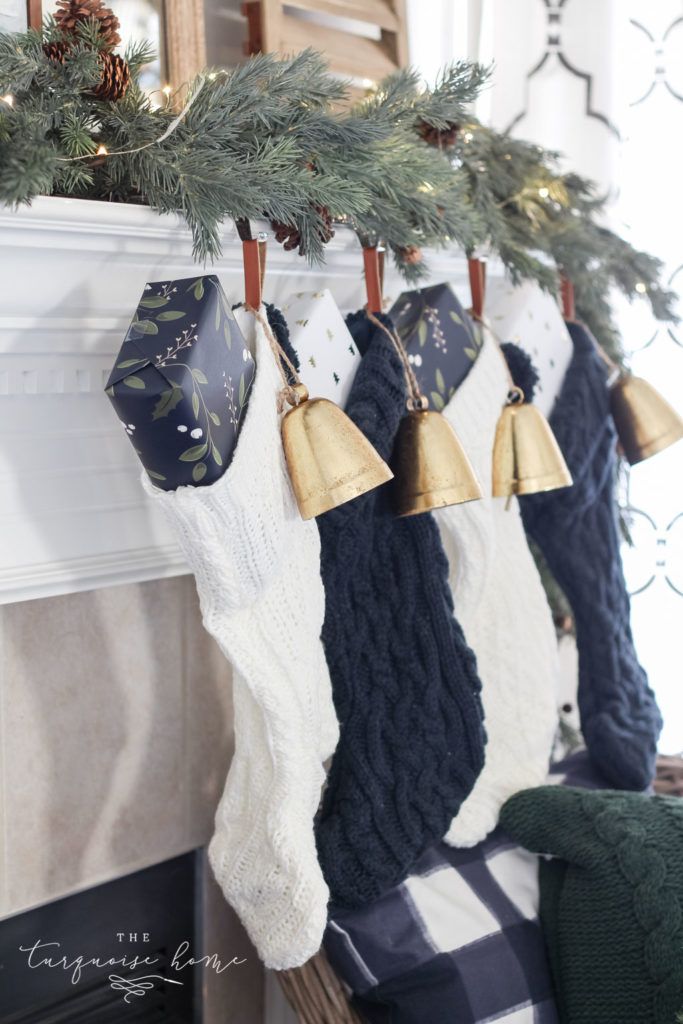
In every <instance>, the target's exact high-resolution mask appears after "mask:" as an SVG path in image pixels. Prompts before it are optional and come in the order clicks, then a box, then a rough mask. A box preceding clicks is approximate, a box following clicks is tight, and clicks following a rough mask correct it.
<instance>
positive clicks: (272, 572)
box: [143, 314, 338, 969]
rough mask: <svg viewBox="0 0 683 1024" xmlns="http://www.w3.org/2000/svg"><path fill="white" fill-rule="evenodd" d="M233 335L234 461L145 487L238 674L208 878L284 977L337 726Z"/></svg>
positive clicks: (310, 550)
mask: <svg viewBox="0 0 683 1024" xmlns="http://www.w3.org/2000/svg"><path fill="white" fill-rule="evenodd" d="M247 316H248V317H249V321H247V320H245V317H247ZM240 322H241V324H242V326H243V328H244V329H245V334H246V335H248V334H249V333H251V334H252V335H255V349H256V352H255V355H256V363H257V370H256V377H255V380H254V384H253V387H252V392H251V397H250V399H249V406H248V409H247V412H246V415H245V419H244V422H243V425H242V430H241V433H240V436H239V440H238V443H237V448H236V449H235V452H234V455H233V459H232V462H231V463H230V465H229V466H228V468H227V470H226V471H225V473H224V475H223V476H222V477H221V478H220V480H218V481H217V482H216V483H214V484H212V485H210V486H208V487H180V488H178V490H176V491H161V490H158V489H156V488H155V487H154V486H153V485H152V484H151V483H149V481H148V480H147V479H146V478H143V482H144V484H145V488H146V490H147V492H148V493H149V494H150V495H151V496H152V498H153V500H154V501H156V502H159V503H160V504H161V505H162V507H163V509H164V511H165V513H166V515H167V516H168V519H169V520H170V522H171V525H172V527H173V528H174V531H175V534H176V536H177V538H178V541H179V543H180V545H181V547H182V550H183V553H184V555H185V557H186V559H187V562H188V564H189V565H190V568H191V569H192V571H193V573H194V575H195V578H196V583H197V591H198V594H199V600H200V604H201V609H202V616H203V620H204V625H205V627H206V629H207V630H208V632H209V633H211V635H212V636H214V637H215V638H216V640H217V641H218V643H219V644H220V647H221V649H222V651H223V653H224V654H225V656H226V658H228V659H229V660H230V662H231V663H232V665H233V670H234V671H233V687H234V708H235V755H234V758H233V762H232V765H231V767H230V772H229V774H228V778H227V781H226V785H225V790H224V793H223V796H222V799H221V802H220V804H219V807H218V810H217V813H216V823H215V833H214V836H213V838H212V840H211V843H210V845H209V858H210V861H211V865H212V867H213V870H214V873H215V875H216V878H217V880H218V882H219V884H220V886H221V888H222V890H223V893H224V894H225V897H226V899H227V900H228V902H229V903H231V904H232V906H233V907H234V908H235V910H236V911H237V913H238V914H239V916H240V918H241V919H242V922H243V924H244V925H245V927H246V929H247V931H248V932H249V935H250V937H251V939H252V941H253V942H254V945H255V946H256V948H257V950H258V952H259V955H260V956H261V958H262V959H263V961H264V963H265V964H266V966H267V967H271V968H274V969H285V968H289V967H294V966H298V965H299V964H302V963H304V962H305V961H306V960H308V958H309V957H310V956H312V955H313V954H314V953H315V952H316V951H317V950H318V949H319V947H320V943H321V939H322V935H323V931H324V929H325V924H326V919H327V902H328V889H327V886H326V885H325V882H324V880H323V877H322V874H321V871H320V867H319V865H318V858H317V853H316V847H315V841H314V837H313V817H314V815H315V813H316V810H317V808H318V803H319V800H320V792H321V787H322V785H323V782H324V778H325V773H324V770H323V764H322V762H323V761H324V760H325V759H326V758H327V757H329V756H330V755H331V754H332V752H333V750H334V747H335V745H336V742H337V738H338V727H337V720H336V716H335V713H334V706H333V703H332V694H331V687H330V679H329V675H328V670H327V664H326V662H325V656H324V653H323V649H322V645H321V642H320V631H321V628H322V622H323V617H324V592H323V586H322V582H321V579H320V541H319V537H318V529H317V526H316V524H315V522H314V521H310V522H303V521H302V519H301V518H300V516H299V512H298V510H297V507H296V502H295V499H294V496H293V494H292V490H291V486H290V482H289V477H288V475H287V470H286V467H285V460H284V454H283V450H282V442H281V438H280V423H279V415H278V413H277V407H276V403H277V395H278V391H279V390H280V388H281V386H282V382H281V378H280V375H279V373H278V368H277V364H276V362H275V358H274V356H273V354H272V352H271V349H270V347H269V344H268V341H267V339H266V337H265V334H264V331H263V328H262V326H261V325H260V324H259V323H258V322H256V321H255V319H254V317H253V316H252V315H251V314H244V315H243V316H241V317H240ZM247 340H249V338H248V337H247Z"/></svg>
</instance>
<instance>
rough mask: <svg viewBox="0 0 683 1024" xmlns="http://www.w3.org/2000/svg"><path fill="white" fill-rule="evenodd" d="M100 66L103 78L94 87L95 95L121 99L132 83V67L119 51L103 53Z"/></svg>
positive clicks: (106, 98) (108, 98)
mask: <svg viewBox="0 0 683 1024" xmlns="http://www.w3.org/2000/svg"><path fill="white" fill-rule="evenodd" d="M100 66H101V68H102V78H101V79H100V81H99V84H98V85H97V86H95V88H94V89H93V96H95V97H96V98H97V99H98V100H111V101H112V102H116V100H120V99H121V98H122V97H123V96H124V95H125V93H126V89H127V88H128V86H129V84H130V68H129V67H128V65H127V63H126V62H125V60H124V59H123V57H119V55H118V53H103V54H101V56H100Z"/></svg>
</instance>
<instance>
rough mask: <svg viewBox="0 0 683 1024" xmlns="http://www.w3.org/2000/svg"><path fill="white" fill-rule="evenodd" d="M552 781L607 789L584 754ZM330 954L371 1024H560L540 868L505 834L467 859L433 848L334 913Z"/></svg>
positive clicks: (460, 852) (466, 853) (466, 852)
mask: <svg viewBox="0 0 683 1024" xmlns="http://www.w3.org/2000/svg"><path fill="white" fill-rule="evenodd" d="M548 781H549V782H556V783H558V784H566V785H574V786H584V787H586V788H594V789H602V788H606V787H605V785H604V783H603V782H602V780H599V779H598V778H597V777H596V775H595V772H594V770H592V769H591V767H590V765H589V763H588V759H587V756H586V754H585V753H584V752H579V753H578V754H574V755H572V756H571V757H570V758H568V759H566V760H565V761H563V762H561V763H559V764H558V765H556V766H555V767H554V768H553V769H551V775H550V777H549V780H548ZM325 950H326V952H327V955H328V958H329V960H330V962H331V963H332V965H333V967H334V968H335V970H336V971H337V973H338V975H339V976H340V978H342V980H343V981H344V982H345V983H346V984H347V985H348V987H349V988H350V989H351V992H352V993H353V1002H354V1005H355V1007H356V1008H357V1010H358V1011H359V1012H360V1013H361V1015H362V1016H363V1017H364V1018H366V1019H367V1020H368V1021H369V1022H371V1024H375V1022H377V1024H487V1022H489V1021H504V1022H506V1024H558V1016H557V1010H556V1007H555V1002H554V997H553V988H552V980H551V975H550V968H549V965H548V962H547V958H546V951H545V946H544V943H543V936H542V933H541V928H540V925H539V921H538V858H537V857H536V856H535V855H534V854H531V853H528V852H527V851H526V850H523V849H522V848H521V847H519V846H517V845H515V844H514V843H513V842H512V840H510V839H509V838H508V837H507V836H506V835H505V833H504V832H503V831H502V830H501V829H496V831H495V832H493V833H492V834H491V835H490V836H488V837H487V838H486V839H485V840H484V841H483V842H482V843H479V844H478V845H477V846H475V847H473V848H472V849H453V848H452V847H450V846H447V845H446V844H445V843H439V844H438V845H437V846H434V847H432V848H431V849H429V850H427V852H426V853H425V854H424V855H423V856H422V857H421V858H420V860H419V861H418V863H417V864H416V865H415V868H414V870H413V872H412V873H411V874H410V875H409V876H408V878H406V880H405V881H404V882H402V883H401V885H398V886H396V887H395V888H394V889H392V890H390V891H389V892H388V893H386V894H385V895H384V896H383V897H381V898H380V899H379V900H377V901H376V902H374V903H372V904H371V905H369V906H367V907H363V908H361V909H359V910H344V909H339V908H335V907H332V908H331V912H330V918H329V922H328V927H327V932H326V935H325Z"/></svg>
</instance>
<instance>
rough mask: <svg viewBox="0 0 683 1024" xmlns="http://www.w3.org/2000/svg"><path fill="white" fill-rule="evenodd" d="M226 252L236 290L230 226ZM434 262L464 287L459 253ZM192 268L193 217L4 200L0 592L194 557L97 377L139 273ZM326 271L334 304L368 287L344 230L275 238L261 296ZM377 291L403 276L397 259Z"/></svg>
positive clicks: (105, 370)
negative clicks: (319, 258) (320, 248)
mask: <svg viewBox="0 0 683 1024" xmlns="http://www.w3.org/2000/svg"><path fill="white" fill-rule="evenodd" d="M223 252H224V254H223V256H222V258H221V259H220V260H219V261H218V262H217V263H216V264H215V266H214V267H213V268H212V269H214V270H215V271H216V272H217V273H218V274H219V275H220V277H221V280H222V282H223V285H224V287H225V290H226V293H227V294H228V296H229V297H230V298H231V299H233V300H234V301H239V299H240V298H241V292H242V266H241V250H240V246H239V243H238V240H237V236H236V233H235V232H234V229H233V230H232V231H231V230H226V232H225V237H224V241H223ZM429 263H430V267H431V278H432V280H437V279H439V280H449V281H452V282H454V283H455V284H456V286H457V287H459V288H460V289H462V290H461V294H463V295H466V294H467V290H466V289H467V285H466V264H465V260H464V258H463V257H462V255H460V254H457V255H453V254H452V253H451V254H449V253H440V254H439V253H434V254H430V255H429ZM492 269H493V272H494V273H496V270H495V268H492ZM197 272H198V268H197V266H196V265H195V264H193V262H192V257H191V241H190V235H189V232H188V231H187V229H186V228H185V227H184V226H183V225H182V224H181V223H180V221H179V220H177V219H175V218H174V217H160V216H158V215H157V214H155V213H153V212H152V211H150V210H148V209H146V208H142V207H135V206H125V205H119V204H109V203H100V202H87V201H84V200H78V199H59V198H47V197H46V198H40V199H37V200H36V201H35V202H34V203H33V204H32V206H30V207H22V208H21V209H19V210H16V211H14V210H8V209H0V477H1V489H0V517H1V519H2V529H1V530H0V603H8V602H13V601H22V600H26V599H30V598H37V597H45V596H49V595H53V594H64V593H69V592H72V591H78V590H89V589H92V588H95V587H100V586H106V585H109V584H113V583H123V582H132V581H138V580H147V579H154V578H157V577H163V576H173V575H178V574H181V573H184V572H186V571H187V569H186V567H185V565H184V563H183V561H182V559H181V557H180V554H179V552H178V550H177V548H176V547H175V545H174V543H173V541H172V539H171V536H170V534H169V532H168V530H167V528H166V525H165V523H164V522H163V520H161V519H160V518H159V516H158V514H157V513H156V510H154V509H152V508H151V507H150V505H149V503H148V501H147V500H146V498H145V495H144V493H143V490H142V487H141V486H140V466H139V463H138V461H137V458H136V456H135V453H134V452H133V449H132V447H131V445H130V443H129V441H128V438H127V437H126V435H125V433H124V431H123V430H122V428H121V426H120V424H119V423H118V421H117V418H116V416H115V414H114V412H113V409H112V407H111V405H110V403H109V400H108V399H107V397H106V396H105V395H104V392H103V386H104V382H105V380H106V378H107V376H108V374H109V370H110V369H111V366H112V362H113V360H114V357H115V356H116V354H117V352H118V349H119V347H120V345H121V342H122V340H123V336H124V334H125V332H126V329H127V327H128V323H129V321H130V317H131V314H132V312H133V311H134V309H135V306H136V305H137V300H138V298H139V296H140V293H141V292H142V289H143V287H144V285H145V283H146V282H147V281H154V280H160V279H164V278H166V279H167V278H171V277H189V276H191V275H193V274H196V273H197ZM321 287H328V288H330V290H331V291H332V293H333V295H334V296H335V298H336V300H337V302H338V303H339V305H340V307H341V308H342V309H353V308H356V307H358V306H359V305H360V304H361V303H362V301H363V282H362V276H361V259H360V255H359V251H358V246H357V242H356V240H355V238H354V236H353V235H352V234H351V232H349V231H346V230H341V231H338V232H337V235H336V237H335V238H334V240H333V241H332V242H331V243H330V245H329V246H328V248H327V263H326V265H325V266H324V267H322V268H316V269H311V268H310V267H308V266H307V264H306V262H305V260H303V259H301V257H298V256H296V255H294V254H291V253H285V252H284V250H283V249H282V248H281V247H280V246H278V245H276V244H275V243H272V244H271V246H270V247H269V252H268V271H267V282H266V288H265V292H266V295H267V297H268V299H269V300H272V301H274V302H276V303H277V302H280V301H283V300H284V299H285V298H286V297H287V295H288V294H289V293H291V292H293V291H302V290H317V289H319V288H321ZM385 291H386V292H387V294H388V296H389V297H393V296H396V295H397V294H398V293H399V291H400V283H399V282H398V281H397V279H396V278H392V276H391V274H389V275H388V277H387V283H386V287H385Z"/></svg>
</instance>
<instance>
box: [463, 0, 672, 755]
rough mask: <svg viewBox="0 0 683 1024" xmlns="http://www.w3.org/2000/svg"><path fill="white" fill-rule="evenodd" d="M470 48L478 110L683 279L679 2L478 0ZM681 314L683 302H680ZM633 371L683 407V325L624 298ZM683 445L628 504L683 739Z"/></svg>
mask: <svg viewBox="0 0 683 1024" xmlns="http://www.w3.org/2000/svg"><path fill="white" fill-rule="evenodd" d="M468 10H469V15H470V22H471V21H472V19H473V18H478V23H479V30H478V33H476V32H475V31H474V29H473V27H472V24H471V23H470V31H469V33H468V38H470V39H473V38H475V37H478V49H477V50H476V52H473V50H472V49H471V48H470V50H469V53H470V55H471V56H478V57H479V59H481V60H484V61H488V60H494V61H495V74H494V84H493V87H492V89H491V90H490V91H489V93H488V94H487V95H485V96H484V97H483V99H482V101H481V105H480V109H479V110H478V113H479V115H480V116H481V117H482V118H484V119H487V120H490V122H491V123H492V124H493V125H494V126H495V127H496V128H498V129H508V130H510V131H511V132H512V133H513V134H515V135H518V136H520V137H523V138H527V139H531V140H533V141H536V142H538V143H539V144H542V145H543V146H546V147H549V148H556V149H558V150H560V151H562V153H564V154H565V156H566V165H567V166H568V167H572V168H574V169H575V170H577V171H578V172H580V173H582V174H585V175H586V176H588V177H591V178H593V179H594V180H595V181H596V182H597V183H598V185H599V187H600V189H601V190H602V192H603V193H604V194H606V195H608V196H609V197H610V200H611V203H610V210H609V218H610V222H611V224H612V225H613V226H614V227H615V228H616V229H617V230H618V231H619V232H620V233H621V234H623V235H624V236H625V237H627V238H628V239H629V240H630V241H631V242H632V243H633V244H634V245H636V246H639V247H641V248H644V249H646V250H648V251H649V252H651V253H653V254H655V255H657V256H659V257H660V258H661V259H663V260H664V261H665V263H666V268H667V269H666V279H667V280H668V282H669V283H670V284H671V286H672V287H673V288H674V289H676V288H680V286H681V284H683V248H682V246H683V243H682V241H681V239H682V237H683V203H682V201H681V186H680V170H679V158H680V144H681V143H680V140H681V136H682V135H683V2H682V0H650V2H649V3H643V2H642V0H641V2H638V0H472V2H471V3H470V5H469V8H468ZM681 308H682V312H683V306H682V307H681ZM619 316H620V326H621V329H622V333H623V337H624V343H625V346H626V349H627V352H628V353H629V356H630V362H631V366H632V369H633V370H634V372H635V373H638V374H641V375H642V376H644V377H647V378H648V379H649V380H650V381H651V382H652V383H653V384H654V385H655V386H656V387H657V388H659V389H660V391H661V392H662V393H663V394H664V395H665V396H666V397H667V398H668V399H669V401H671V402H672V404H674V405H675V406H677V407H678V408H681V406H682V405H683V329H681V328H673V327H669V326H667V325H659V324H657V323H655V322H654V321H653V319H652V317H651V316H650V315H649V314H648V312H647V308H646V304H645V303H641V304H634V305H633V306H629V305H628V304H627V303H622V304H621V305H620V306H619ZM682 481H683V444H679V445H678V446H676V447H674V448H672V449H670V450H668V451H667V452H664V453H662V454H660V455H658V456H657V457H656V458H653V459H652V460H650V461H648V462H645V463H642V464H641V465H639V466H636V467H635V468H634V469H633V470H632V471H631V474H630V481H629V486H628V490H627V492H626V493H625V494H624V503H625V505H627V506H628V508H629V510H630V518H631V533H632V541H633V543H632V545H625V546H624V560H625V566H626V572H627V578H628V583H629V589H630V591H631V594H632V607H633V628H634V633H635V638H636V644H637V647H638V652H639V656H640V658H641V661H642V662H643V664H644V666H645V668H646V669H647V671H648V673H649V676H650V681H651V684H652V686H653V687H654V689H655V691H656V693H657V697H658V700H659V702H660V705H661V707H662V710H663V713H664V717H665V728H664V733H663V735H662V740H661V748H662V750H665V751H667V752H674V751H680V750H681V749H682V748H683V691H682V689H681V685H680V669H679V665H678V661H679V659H678V654H679V651H680V631H681V627H682V626H683V484H682Z"/></svg>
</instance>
